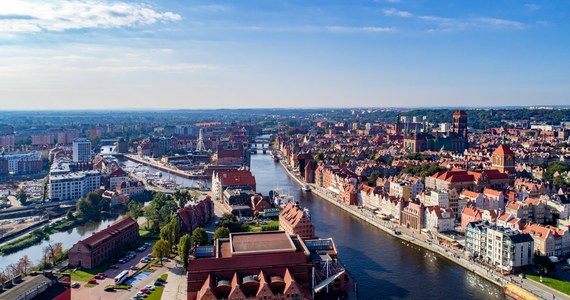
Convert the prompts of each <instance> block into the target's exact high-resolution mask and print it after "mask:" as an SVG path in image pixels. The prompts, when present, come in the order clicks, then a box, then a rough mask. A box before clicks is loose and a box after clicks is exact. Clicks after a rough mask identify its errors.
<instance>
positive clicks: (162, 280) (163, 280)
mask: <svg viewBox="0 0 570 300" xmlns="http://www.w3.org/2000/svg"><path fill="white" fill-rule="evenodd" d="M156 281H159V282H163V283H164V282H166V279H163V278H160V277H158V278H157V279H156Z"/></svg>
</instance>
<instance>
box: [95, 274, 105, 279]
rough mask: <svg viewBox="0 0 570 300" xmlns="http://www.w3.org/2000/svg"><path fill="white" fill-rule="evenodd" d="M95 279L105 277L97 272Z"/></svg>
mask: <svg viewBox="0 0 570 300" xmlns="http://www.w3.org/2000/svg"><path fill="white" fill-rule="evenodd" d="M95 279H105V277H104V276H101V275H99V274H97V275H95Z"/></svg>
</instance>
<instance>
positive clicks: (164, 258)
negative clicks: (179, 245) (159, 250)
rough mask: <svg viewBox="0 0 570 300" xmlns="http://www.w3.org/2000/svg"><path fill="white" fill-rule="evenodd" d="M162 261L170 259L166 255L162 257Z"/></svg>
mask: <svg viewBox="0 0 570 300" xmlns="http://www.w3.org/2000/svg"><path fill="white" fill-rule="evenodd" d="M162 261H170V260H169V259H168V257H163V258H162Z"/></svg>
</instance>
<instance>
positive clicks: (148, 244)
mask: <svg viewBox="0 0 570 300" xmlns="http://www.w3.org/2000/svg"><path fill="white" fill-rule="evenodd" d="M144 244H145V246H147V247H150V246H152V244H151V243H149V242H146V243H144Z"/></svg>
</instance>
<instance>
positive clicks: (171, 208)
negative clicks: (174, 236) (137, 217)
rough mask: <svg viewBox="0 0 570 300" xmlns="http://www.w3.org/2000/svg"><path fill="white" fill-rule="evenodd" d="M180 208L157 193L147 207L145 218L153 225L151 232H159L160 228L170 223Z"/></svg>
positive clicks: (163, 195) (166, 197)
mask: <svg viewBox="0 0 570 300" xmlns="http://www.w3.org/2000/svg"><path fill="white" fill-rule="evenodd" d="M177 209H178V207H177V206H176V204H175V202H174V201H173V200H172V199H171V198H170V197H168V196H166V195H165V194H163V193H156V194H155V195H154V197H153V198H152V201H151V203H150V204H149V205H148V206H146V207H145V209H144V216H145V217H146V218H147V219H148V221H149V222H150V225H151V230H152V231H154V232H159V231H160V228H161V227H163V226H164V225H166V224H168V223H170V220H171V218H172V215H173V214H174V213H175V212H176V210H177Z"/></svg>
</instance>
